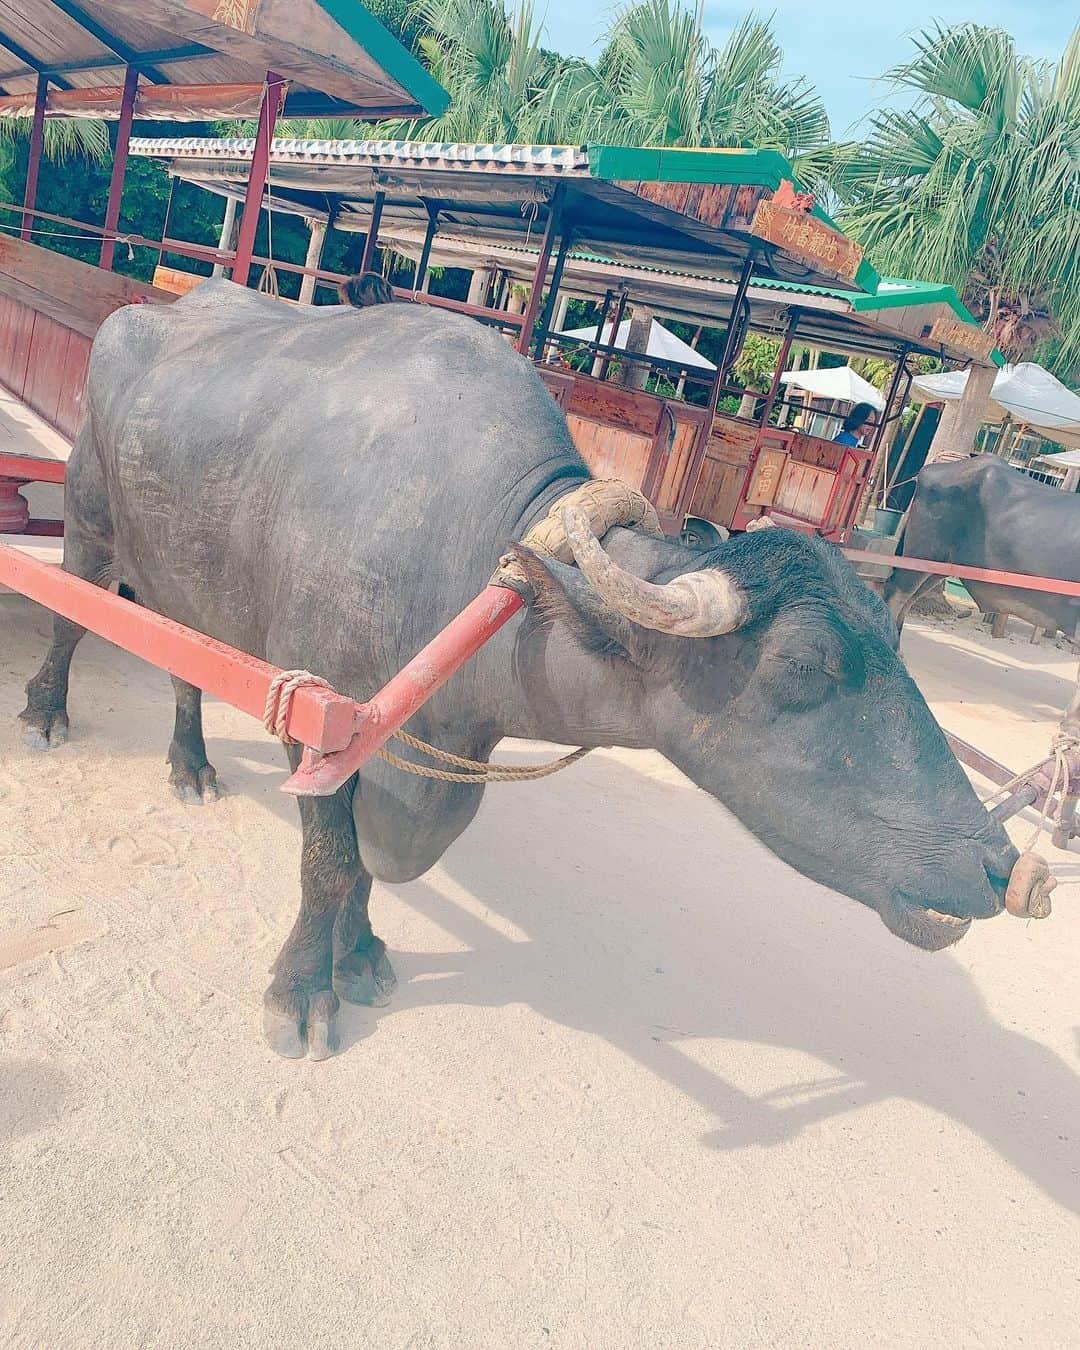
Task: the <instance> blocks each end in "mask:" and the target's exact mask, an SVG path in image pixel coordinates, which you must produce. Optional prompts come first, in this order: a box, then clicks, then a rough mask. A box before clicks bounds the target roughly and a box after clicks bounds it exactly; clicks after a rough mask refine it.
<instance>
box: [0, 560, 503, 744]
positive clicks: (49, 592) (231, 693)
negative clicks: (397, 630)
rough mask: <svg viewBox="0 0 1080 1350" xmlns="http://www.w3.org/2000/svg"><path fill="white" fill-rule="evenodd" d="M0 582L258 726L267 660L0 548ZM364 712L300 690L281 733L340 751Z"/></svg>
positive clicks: (269, 673)
mask: <svg viewBox="0 0 1080 1350" xmlns="http://www.w3.org/2000/svg"><path fill="white" fill-rule="evenodd" d="M0 585H3V586H9V587H10V588H11V589H12V590H14V591H18V592H20V594H22V595H25V596H27V597H29V599H31V600H36V601H37V602H38V603H39V604H41V605H44V606H45V607H46V608H47V609H51V610H54V611H55V612H56V613H57V614H62V615H63V616H64V617H65V618H66V619H70V620H71V621H72V623H77V624H81V625H82V626H83V627H84V628H88V629H89V630H90V631H91V632H92V633H97V634H98V636H99V637H103V638H105V639H106V640H107V641H109V642H114V643H115V644H116V645H117V646H118V647H122V648H123V649H124V650H125V651H129V652H132V653H133V654H134V655H135V656H139V657H142V659H143V660H144V661H149V662H150V663H151V665H155V666H159V667H161V669H162V670H167V671H168V672H169V674H170V675H177V676H179V677H180V679H182V680H187V681H188V683H189V684H194V685H196V686H197V687H198V688H199V689H205V690H206V691H207V692H208V693H211V694H214V695H216V696H217V697H218V698H220V699H223V700H224V701H225V702H226V703H231V704H232V706H233V707H234V708H239V709H240V710H241V712H246V713H250V714H251V716H252V717H257V718H258V719H259V720H260V721H262V715H263V709H264V707H265V706H266V696H267V693H268V692H269V689H270V684H271V681H272V680H273V679H274V678H275V676H277V675H279V674H280V673H281V672H280V671H279V670H277V669H276V667H274V666H271V665H268V664H267V662H265V661H260V660H258V658H256V657H254V656H249V655H248V654H247V653H246V652H240V651H237V650H236V649H235V648H234V647H229V646H227V645H226V644H225V643H224V642H217V641H215V639H214V638H210V637H207V636H206V635H205V634H203V633H197V632H196V631H195V630H194V629H193V628H186V627H185V626H184V625H183V624H181V623H176V622H175V621H174V620H172V619H167V618H165V617H164V615H162V614H155V613H154V612H153V611H152V610H149V609H144V608H143V607H142V606H141V605H136V604H132V602H131V601H130V600H121V598H120V597H119V596H118V595H113V594H112V592H111V591H103V590H102V589H101V588H100V587H99V586H92V585H91V584H90V583H89V582H88V581H83V580H82V579H81V578H79V577H75V576H72V575H71V574H70V573H69V572H65V571H63V570H62V569H61V568H59V567H56V566H55V565H53V564H52V563H43V562H39V561H38V560H37V559H36V558H31V557H30V556H29V555H28V554H26V553H23V552H21V551H20V550H19V549H17V548H10V547H8V546H6V545H3V544H0ZM505 594H507V595H509V594H511V592H509V591H507V592H505ZM514 598H515V599H516V598H517V597H516V596H515V597H514ZM361 712H362V708H361V707H360V705H358V704H356V703H354V702H353V700H352V699H348V698H345V697H343V696H342V695H341V694H337V693H334V692H333V691H332V690H329V689H313V688H305V689H299V690H297V692H296V694H295V695H294V696H293V698H292V701H291V703H290V706H289V713H288V719H287V722H286V730H287V731H288V732H289V735H290V736H292V737H294V738H295V739H296V740H298V741H302V742H303V744H304V745H309V746H312V747H314V748H315V749H317V750H322V751H327V752H330V751H340V750H343V749H344V748H345V747H346V746H347V745H348V744H349V742H350V740H351V739H352V734H353V728H354V726H355V725H356V723H357V720H358V717H359V715H360V713H361Z"/></svg>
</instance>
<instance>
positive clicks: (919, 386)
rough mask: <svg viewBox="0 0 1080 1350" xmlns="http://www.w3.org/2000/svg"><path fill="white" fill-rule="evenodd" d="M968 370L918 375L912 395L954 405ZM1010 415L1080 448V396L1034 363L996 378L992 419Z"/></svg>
mask: <svg viewBox="0 0 1080 1350" xmlns="http://www.w3.org/2000/svg"><path fill="white" fill-rule="evenodd" d="M967 378H968V373H967V371H966V370H950V371H946V372H945V373H944V374H943V375H916V376H915V379H914V380H913V381H912V385H913V389H912V393H913V394H914V395H915V396H916V397H918V398H920V399H921V400H922V401H923V402H924V403H942V402H944V403H950V402H952V401H954V400H955V399H958V398H960V397H961V396H962V395H963V392H964V389H965V387H966V385H967ZM1006 413H1008V414H1009V415H1010V416H1011V417H1012V419H1013V421H1014V422H1022V423H1023V424H1024V425H1025V426H1029V427H1034V428H1035V429H1036V430H1037V431H1041V432H1042V433H1043V435H1045V436H1047V437H1049V438H1050V440H1053V441H1060V442H1061V443H1062V444H1063V445H1075V446H1080V397H1078V396H1077V395H1076V394H1074V393H1073V392H1072V390H1071V389H1067V388H1066V387H1065V385H1063V384H1062V383H1061V381H1060V380H1059V379H1056V378H1055V377H1054V376H1053V375H1051V374H1050V372H1049V371H1048V370H1044V369H1043V367H1042V366H1039V365H1036V364H1035V362H1034V361H1022V362H1020V364H1019V365H1015V366H1003V367H1002V368H1001V370H999V371H998V373H997V376H996V377H995V379H994V387H993V390H992V391H991V394H990V404H989V407H988V409H987V414H988V419H990V420H992V419H995V418H999V417H1004V416H1005V414H1006Z"/></svg>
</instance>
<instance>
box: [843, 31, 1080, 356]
mask: <svg viewBox="0 0 1080 1350" xmlns="http://www.w3.org/2000/svg"><path fill="white" fill-rule="evenodd" d="M888 78H889V79H891V80H892V81H893V82H894V84H895V85H896V86H898V87H899V88H901V89H906V90H909V91H911V92H913V93H914V94H915V95H916V96H917V97H916V102H915V106H914V107H912V108H910V109H907V110H904V111H881V112H878V113H877V114H875V115H874V117H873V119H872V123H871V129H870V134H869V136H868V137H867V139H866V141H865V143H864V144H863V145H861V146H858V147H850V146H849V147H844V148H842V149H841V150H840V151H839V152H838V153H836V154H835V155H834V165H833V174H834V183H835V186H836V188H837V191H838V192H839V194H840V196H841V198H842V201H843V208H842V211H841V221H842V223H843V225H844V226H845V228H847V229H848V230H850V231H851V233H853V234H854V235H855V236H856V237H857V238H859V239H860V240H861V241H862V242H863V243H864V244H865V245H866V247H867V249H868V251H869V253H870V255H871V256H872V257H873V259H874V262H875V264H876V265H877V266H878V267H879V268H880V269H882V270H883V271H886V272H892V273H894V274H897V275H903V276H920V277H931V278H934V279H935V280H940V281H945V282H949V283H950V284H951V285H953V286H955V287H956V288H957V289H958V290H959V291H960V292H961V293H962V294H963V295H964V297H965V299H966V301H967V303H968V304H969V306H970V307H971V308H972V310H973V312H974V313H975V314H976V316H977V317H978V318H979V320H980V321H981V322H983V323H984V325H985V326H986V327H987V329H988V330H989V331H991V332H993V333H994V335H995V338H996V340H997V343H998V346H999V347H1000V348H1001V349H1002V351H1003V352H1004V353H1005V354H1006V355H1007V356H1009V357H1011V358H1012V359H1027V358H1030V357H1031V356H1032V355H1036V356H1037V355H1040V354H1044V355H1046V356H1048V357H1049V359H1050V360H1051V362H1052V363H1053V364H1054V365H1055V366H1056V368H1057V369H1058V371H1059V372H1060V373H1067V372H1068V371H1069V370H1070V368H1072V367H1074V366H1075V365H1076V364H1077V363H1078V362H1080V285H1078V283H1080V275H1078V271H1077V269H1078V262H1077V258H1078V255H1080V29H1078V30H1077V31H1076V32H1075V33H1074V34H1073V36H1072V37H1071V39H1070V40H1069V42H1068V44H1067V46H1066V49H1065V52H1064V54H1063V56H1062V58H1061V61H1060V62H1059V63H1058V65H1057V66H1056V67H1052V66H1051V65H1049V64H1048V63H1046V62H1037V61H1031V60H1028V59H1027V58H1026V57H1023V56H1021V55H1019V54H1018V53H1017V51H1016V48H1015V44H1014V43H1013V41H1012V39H1011V38H1010V37H1009V36H1008V35H1007V34H1005V33H1003V32H1001V31H1000V30H998V29H993V28H984V27H981V26H979V25H977V24H972V23H968V24H961V25H958V26H956V27H953V28H941V27H938V28H936V29H935V30H933V31H931V32H927V33H923V34H922V35H921V36H920V37H919V38H917V39H916V40H915V54H914V56H913V57H912V58H911V59H910V60H909V61H907V62H905V63H904V64H902V65H900V66H897V67H896V68H894V69H893V70H892V71H891V72H889V76H888ZM1052 339H1059V340H1058V341H1057V342H1056V343H1054V344H1053V345H1052V346H1051V345H1048V344H1049V342H1050V340H1052Z"/></svg>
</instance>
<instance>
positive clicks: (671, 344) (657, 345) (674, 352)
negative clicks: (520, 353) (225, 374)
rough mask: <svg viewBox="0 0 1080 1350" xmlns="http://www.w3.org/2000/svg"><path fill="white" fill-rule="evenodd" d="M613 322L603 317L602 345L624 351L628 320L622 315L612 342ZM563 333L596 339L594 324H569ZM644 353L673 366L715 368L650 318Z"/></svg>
mask: <svg viewBox="0 0 1080 1350" xmlns="http://www.w3.org/2000/svg"><path fill="white" fill-rule="evenodd" d="M613 327H614V325H613V324H611V323H608V322H607V321H606V320H605V321H604V336H603V339H602V341H603V345H604V346H606V347H610V346H615V347H617V348H618V349H619V350H620V351H626V341H627V338H628V337H629V336H630V320H629V319H624V320H623V321H622V323H621V324H619V331H618V332H617V333H616V334H615V342H614V343H612V341H611V330H612V328H613ZM563 337H569V338H583V339H584V340H585V341H586V342H592V341H595V339H596V325H595V324H593V325H592V326H591V327H590V328H571V329H568V330H567V331H566V332H565V333H563ZM645 354H646V356H654V357H656V359H657V360H659V361H671V362H672V363H673V364H674V365H677V366H691V367H693V369H695V370H715V369H716V366H715V365H713V363H712V362H711V361H710V360H709V359H708V357H706V356H702V355H701V353H700V352H696V351H694V349H693V347H691V346H689V345H688V344H687V343H685V342H684V341H683V340H682V338H679V337H676V336H675V334H674V333H673V332H671V330H670V329H668V328H665V327H664V325H663V324H662V323H657V321H656V320H655V319H653V321H652V324H651V326H650V328H649V345H648V348H647V350H646V352H645Z"/></svg>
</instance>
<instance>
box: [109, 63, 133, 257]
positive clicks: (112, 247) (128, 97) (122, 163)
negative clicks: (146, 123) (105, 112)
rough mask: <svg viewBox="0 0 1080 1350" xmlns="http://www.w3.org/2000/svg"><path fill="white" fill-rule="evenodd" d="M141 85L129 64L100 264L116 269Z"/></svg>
mask: <svg viewBox="0 0 1080 1350" xmlns="http://www.w3.org/2000/svg"><path fill="white" fill-rule="evenodd" d="M138 88H139V72H138V69H137V68H136V67H135V66H128V68H127V70H125V72H124V93H123V98H122V99H121V102H120V121H119V122H118V123H117V126H116V149H115V150H114V151H113V167H112V177H111V179H110V180H109V201H108V205H107V206H106V207H105V234H106V237H105V239H104V240H103V241H102V244H101V256H100V259H99V266H101V267H103V268H104V269H105V271H106V272H111V271H112V265H113V257H114V255H115V253H116V240H115V239H114V238H113V235H115V233H116V227H117V225H118V224H119V222H120V200H121V198H122V197H123V195H124V174H125V173H126V172H127V162H128V145H129V144H130V142H131V121H132V117H133V116H134V113H135V94H136V92H137V91H138Z"/></svg>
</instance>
